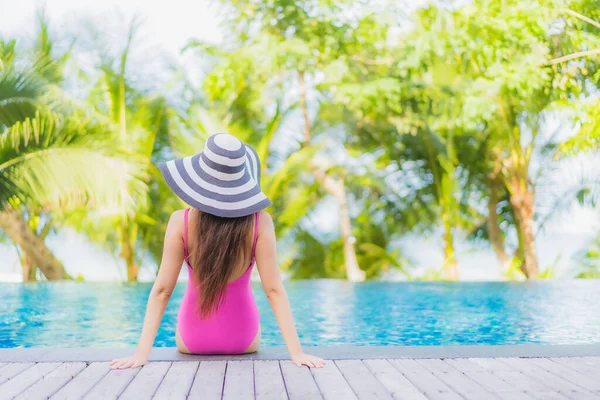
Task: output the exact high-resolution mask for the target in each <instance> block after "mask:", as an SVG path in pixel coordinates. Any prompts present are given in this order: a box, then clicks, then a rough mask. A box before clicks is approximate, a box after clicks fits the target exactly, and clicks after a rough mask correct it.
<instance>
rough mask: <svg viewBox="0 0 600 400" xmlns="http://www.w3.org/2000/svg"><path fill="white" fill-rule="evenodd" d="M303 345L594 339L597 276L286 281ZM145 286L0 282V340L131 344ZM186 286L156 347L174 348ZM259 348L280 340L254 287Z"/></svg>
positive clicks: (599, 321)
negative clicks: (535, 279)
mask: <svg viewBox="0 0 600 400" xmlns="http://www.w3.org/2000/svg"><path fill="white" fill-rule="evenodd" d="M286 287H287V289H288V295H289V298H290V302H291V304H292V308H293V312H294V317H295V319H296V322H297V327H298V332H299V334H300V336H301V338H302V342H303V343H304V344H305V345H338V344H346V345H350V344H351V345H380V346H385V345H460V344H517V343H543V344H585V343H600V311H599V310H598V304H600V281H592V280H589V281H566V282H557V281H554V282H535V283H499V282H494V283H456V284H451V283H422V282H408V283H407V282H398V283H391V282H368V283H363V284H352V283H348V282H343V281H334V280H322V281H293V282H287V283H286ZM150 289H151V285H150V284H112V283H106V284H101V283H78V282H59V283H31V284H13V283H7V284H0V347H48V346H52V347H86V346H89V347H101V346H130V345H134V344H136V343H137V339H138V337H139V333H140V331H141V327H142V322H143V318H144V312H145V307H146V300H147V298H148V294H149V293H150ZM184 290H185V283H182V284H179V285H178V286H177V288H176V290H175V293H174V294H173V296H172V300H171V302H170V304H169V306H168V307H167V311H166V314H165V317H164V318H163V321H162V325H161V328H160V331H159V333H158V336H157V339H156V343H155V345H156V346H174V345H175V326H176V322H177V310H178V308H179V302H180V301H181V297H182V296H183V292H184ZM254 293H255V297H256V299H257V302H258V305H259V309H260V310H261V323H262V335H263V345H267V346H272V345H283V340H282V338H281V335H280V333H279V330H278V328H277V323H276V321H275V318H274V316H273V313H272V312H271V310H270V308H269V304H268V302H267V300H266V298H265V296H264V294H263V293H262V288H261V287H260V284H255V286H254Z"/></svg>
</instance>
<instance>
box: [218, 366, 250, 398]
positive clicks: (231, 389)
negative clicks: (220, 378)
mask: <svg viewBox="0 0 600 400" xmlns="http://www.w3.org/2000/svg"><path fill="white" fill-rule="evenodd" d="M223 399H224V400H236V399H240V400H245V399H254V367H253V363H252V361H228V362H227V370H226V371H225V386H224V387H223Z"/></svg>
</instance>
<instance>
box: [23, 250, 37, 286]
mask: <svg viewBox="0 0 600 400" xmlns="http://www.w3.org/2000/svg"><path fill="white" fill-rule="evenodd" d="M21 271H22V274H23V282H35V281H36V280H37V279H36V272H37V267H36V266H35V264H34V263H33V259H32V258H31V257H30V256H29V255H27V253H23V256H22V257H21Z"/></svg>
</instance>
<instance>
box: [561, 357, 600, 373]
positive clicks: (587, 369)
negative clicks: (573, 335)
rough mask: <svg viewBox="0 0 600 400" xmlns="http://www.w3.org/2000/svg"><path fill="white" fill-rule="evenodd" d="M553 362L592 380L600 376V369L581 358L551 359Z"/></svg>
mask: <svg viewBox="0 0 600 400" xmlns="http://www.w3.org/2000/svg"><path fill="white" fill-rule="evenodd" d="M550 360H551V361H553V362H555V363H557V364H560V365H564V366H565V367H568V368H571V369H572V370H574V371H577V372H579V373H580V374H584V375H587V376H588V377H590V378H597V377H598V376H600V369H598V368H596V367H594V366H593V365H591V364H589V363H588V362H586V359H585V358H579V357H556V358H551V359H550Z"/></svg>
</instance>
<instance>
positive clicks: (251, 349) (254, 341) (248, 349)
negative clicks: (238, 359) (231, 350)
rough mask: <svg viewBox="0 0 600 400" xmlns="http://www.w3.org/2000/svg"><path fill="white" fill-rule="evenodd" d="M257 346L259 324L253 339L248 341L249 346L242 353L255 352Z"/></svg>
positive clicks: (258, 341) (258, 344)
mask: <svg viewBox="0 0 600 400" xmlns="http://www.w3.org/2000/svg"><path fill="white" fill-rule="evenodd" d="M258 346H260V326H259V327H258V332H256V336H254V340H253V341H252V343H250V346H248V348H247V349H246V351H245V352H244V354H246V353H255V352H256V351H258Z"/></svg>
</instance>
